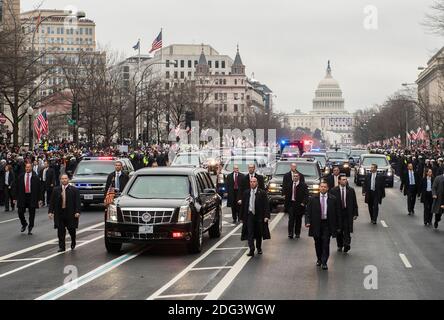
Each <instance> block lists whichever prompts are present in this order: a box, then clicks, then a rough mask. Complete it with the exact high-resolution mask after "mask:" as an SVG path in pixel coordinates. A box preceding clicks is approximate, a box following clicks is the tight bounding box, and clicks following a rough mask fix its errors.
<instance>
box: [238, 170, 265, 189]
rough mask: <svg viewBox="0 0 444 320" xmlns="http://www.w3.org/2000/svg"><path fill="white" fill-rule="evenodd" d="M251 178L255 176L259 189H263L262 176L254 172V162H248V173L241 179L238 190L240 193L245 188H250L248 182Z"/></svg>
mask: <svg viewBox="0 0 444 320" xmlns="http://www.w3.org/2000/svg"><path fill="white" fill-rule="evenodd" d="M253 178H256V180H257V183H258V187H259V189H262V190H265V182H264V181H265V180H264V177H263V176H261V175H260V174H257V173H256V166H255V165H254V164H249V165H248V174H246V175H245V176H244V177H243V178H242V180H241V181H242V182H241V190H240V192H241V194H242V195H243V194H244V192H245V191H246V190H248V189H250V182H251V180H252V179H253Z"/></svg>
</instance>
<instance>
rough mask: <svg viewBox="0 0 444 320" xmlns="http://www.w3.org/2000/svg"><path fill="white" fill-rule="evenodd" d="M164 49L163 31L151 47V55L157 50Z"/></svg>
mask: <svg viewBox="0 0 444 320" xmlns="http://www.w3.org/2000/svg"><path fill="white" fill-rule="evenodd" d="M160 48H162V31H160V33H159V35H158V36H157V38H156V39H154V41H153V44H152V46H151V50H150V53H151V52H153V51H156V50H157V49H160Z"/></svg>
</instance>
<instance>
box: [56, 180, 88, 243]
mask: <svg viewBox="0 0 444 320" xmlns="http://www.w3.org/2000/svg"><path fill="white" fill-rule="evenodd" d="M60 181H61V185H60V186H58V187H56V188H55V189H54V192H53V193H52V195H51V199H50V203H49V210H48V215H49V218H50V219H54V228H55V229H57V235H58V238H59V252H63V251H65V238H66V229H68V232H69V235H70V237H71V249H72V250H74V248H75V247H76V229H77V228H78V227H79V217H80V208H81V202H80V193H79V191H78V190H77V189H76V187H73V186H70V185H69V177H68V175H67V174H63V175H62V176H61V178H60Z"/></svg>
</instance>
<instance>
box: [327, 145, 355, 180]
mask: <svg viewBox="0 0 444 320" xmlns="http://www.w3.org/2000/svg"><path fill="white" fill-rule="evenodd" d="M326 155H327V166H328V167H329V168H330V172H331V171H333V170H332V169H333V167H339V170H340V171H341V173H345V174H346V175H347V177H350V175H351V168H350V162H349V157H348V155H347V153H346V152H343V151H327V153H326Z"/></svg>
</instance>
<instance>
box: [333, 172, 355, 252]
mask: <svg viewBox="0 0 444 320" xmlns="http://www.w3.org/2000/svg"><path fill="white" fill-rule="evenodd" d="M330 193H331V194H332V195H333V196H335V198H336V199H338V200H339V202H340V206H339V207H340V214H341V221H342V224H341V225H340V226H339V229H341V231H340V232H338V235H337V237H336V242H337V244H338V251H339V252H342V250H343V249H344V252H345V253H347V252H348V251H350V248H351V235H350V234H351V233H353V221H354V220H356V219H357V218H358V200H357V199H356V192H355V189H353V188H351V187H350V186H349V185H348V179H347V176H346V175H345V174H341V175H340V177H339V186H337V187H334V188H333V189H332V190H330Z"/></svg>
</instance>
